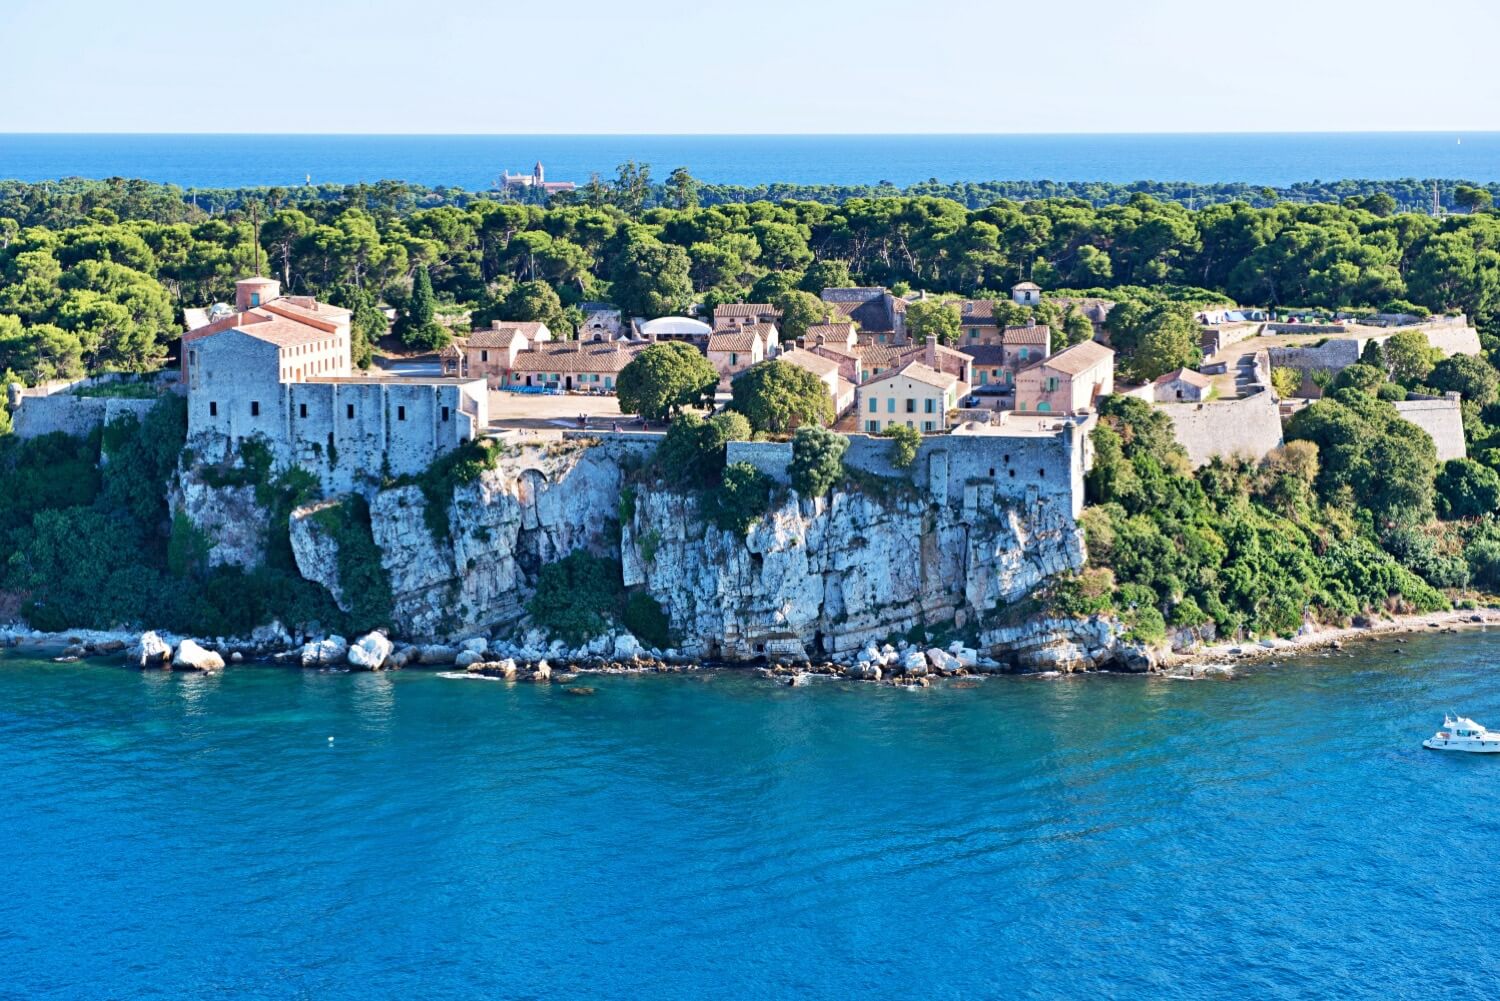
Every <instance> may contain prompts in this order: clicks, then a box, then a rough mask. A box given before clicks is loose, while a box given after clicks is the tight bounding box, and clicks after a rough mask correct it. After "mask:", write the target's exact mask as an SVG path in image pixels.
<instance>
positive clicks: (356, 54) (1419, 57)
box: [0, 0, 1500, 133]
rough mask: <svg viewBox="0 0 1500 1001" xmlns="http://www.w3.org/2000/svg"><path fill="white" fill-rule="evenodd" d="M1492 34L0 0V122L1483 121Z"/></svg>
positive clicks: (349, 126)
mask: <svg viewBox="0 0 1500 1001" xmlns="http://www.w3.org/2000/svg"><path fill="white" fill-rule="evenodd" d="M216 8H218V9H217V10H216ZM221 11H223V12H222V13H221ZM1497 32H1500V4H1497V3H1494V0H1426V2H1424V3H1422V4H1420V5H1412V4H1409V3H1398V2H1396V0H1366V2H1363V3H1358V2H1355V0H1345V2H1331V0H1258V2H1253V3H1252V2H1248V0H1238V2H1224V0H1207V2H1203V0H1196V2H1189V0H1135V2H1129V3H1126V2H1120V0H1053V2H1050V3H1044V2H1034V0H1033V2H1029V3H1024V4H1023V3H1015V2H1011V0H1003V2H988V3H986V2H979V0H925V2H921V3H912V2H899V3H898V2H894V0H861V2H854V0H759V2H754V3H744V2H741V3H733V4H730V3H724V2H721V0H701V2H691V0H654V2H653V0H636V2H629V0H625V2H622V0H567V2H558V0H549V2H546V3H540V2H537V3H526V2H524V0H522V2H518V3H504V2H488V0H422V2H418V3H410V2H405V0H403V2H401V3H396V2H392V0H294V2H288V0H260V2H256V3H250V4H243V5H236V6H235V7H234V8H233V9H232V10H225V9H224V8H219V7H218V5H216V4H212V3H203V2H202V0H194V2H189V0H136V2H134V3H130V4H122V3H120V2H119V0H0V38H3V39H4V40H5V67H4V71H3V74H0V131H4V132H20V131H41V132H79V131H91V132H92V131H104V132H431V133H451V132H479V133H530V132H563V133H568V132H626V133H628V132H646V133H650V132H672V133H695V132H707V133H733V132H749V133H756V132H863V133H871V132H1178V131H1186V132H1192V131H1331V130H1422V129H1434V130H1443V131H1452V130H1465V131H1475V130H1492V129H1500V73H1497V72H1495V71H1494V70H1493V68H1491V67H1490V66H1489V57H1488V56H1487V54H1486V53H1485V52H1484V51H1483V47H1484V46H1486V45H1487V44H1488V43H1489V42H1490V41H1491V40H1492V39H1493V38H1494V37H1495V36H1496V34H1497ZM1424 37H1425V38H1429V39H1431V41H1429V42H1424V41H1421V39H1423V38H1424Z"/></svg>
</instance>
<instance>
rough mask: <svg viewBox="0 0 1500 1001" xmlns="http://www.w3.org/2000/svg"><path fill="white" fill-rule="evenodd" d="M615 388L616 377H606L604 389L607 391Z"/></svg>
mask: <svg viewBox="0 0 1500 1001" xmlns="http://www.w3.org/2000/svg"><path fill="white" fill-rule="evenodd" d="M614 387H615V377H614V376H612V375H606V376H605V377H604V388H605V389H613V388H614Z"/></svg>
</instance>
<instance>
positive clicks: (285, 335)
mask: <svg viewBox="0 0 1500 1001" xmlns="http://www.w3.org/2000/svg"><path fill="white" fill-rule="evenodd" d="M234 329H235V330H238V331H240V332H241V333H244V334H249V335H250V336H251V337H255V338H258V339H259V340H262V341H268V342H270V343H271V344H275V345H277V346H278V347H296V346H297V345H300V344H312V343H313V342H315V341H326V340H328V338H329V336H330V335H329V332H328V331H326V330H320V329H318V328H317V327H313V326H309V325H308V324H306V323H302V322H300V321H297V320H288V319H287V318H286V317H283V316H273V317H271V318H270V319H266V320H261V321H260V322H259V323H241V324H236V325H235V327H234Z"/></svg>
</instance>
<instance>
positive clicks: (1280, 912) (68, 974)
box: [0, 633, 1500, 999]
mask: <svg viewBox="0 0 1500 1001" xmlns="http://www.w3.org/2000/svg"><path fill="white" fill-rule="evenodd" d="M1398 650H1399V651H1403V652H1402V653H1400V654H1398V653H1397V651H1398ZM1353 654H1354V655H1353V656H1352V657H1343V656H1329V657H1324V656H1313V657H1308V658H1304V659H1302V660H1299V661H1297V662H1295V663H1293V664H1286V665H1282V666H1280V667H1277V668H1263V669H1257V670H1254V671H1251V672H1247V673H1245V674H1244V675H1242V677H1240V678H1239V679H1238V680H1235V681H1232V682H1226V681H1201V682H1190V681H1172V680H1165V679H1142V678H1127V677H1110V676H1096V677H1077V678H1064V679H1051V680H1047V679H1035V678H1031V679H1028V678H998V679H994V680H990V681H985V682H982V683H980V684H979V685H978V686H977V687H973V688H968V689H962V690H961V689H957V688H954V687H951V686H949V687H938V688H934V689H931V690H926V691H922V690H918V691H899V690H893V689H890V688H884V687H878V686H873V685H860V684H852V683H818V684H813V685H811V686H808V687H803V688H796V689H792V688H785V687H779V686H774V685H772V684H771V683H770V682H768V681H765V680H762V679H759V678H756V677H755V676H753V675H752V674H749V673H747V672H740V673H727V672H720V673H712V674H704V675H702V676H698V677H682V676H649V677H604V678H599V679H596V680H590V681H589V682H588V684H590V685H592V686H594V687H595V688H596V689H597V694H595V695H594V696H592V697H574V696H569V695H566V694H565V693H564V692H563V691H562V690H561V689H560V688H558V687H546V686H532V685H519V686H516V685H506V684H504V683H498V682H485V681H469V680H454V679H447V678H442V677H439V676H437V675H436V674H433V673H429V672H423V671H410V670H409V671H404V672H398V673H394V674H375V675H372V674H329V673H314V672H302V671H296V670H286V669H281V668H274V667H263V666H257V667H242V668H231V669H230V670H228V671H227V672H225V673H224V674H223V675H222V676H219V677H209V678H203V677H188V676H182V675H171V674H166V673H160V672H153V673H148V674H142V673H139V672H136V671H133V670H127V669H124V668H120V667H113V666H108V665H105V664H100V663H94V664H88V665H57V664H52V663H49V662H43V661H37V660H27V659H24V658H21V657H19V656H17V655H15V654H14V653H11V654H9V655H3V656H0V789H3V790H4V795H3V799H0V874H3V875H4V885H3V887H0V996H4V997H6V998H26V999H44V998H131V999H133V998H148V997H159V998H205V997H223V998H319V999H323V998H351V999H352V998H360V999H364V998H378V997H401V998H422V999H431V998H538V999H540V998H548V999H550V998H557V999H575V998H644V997H651V998H682V999H699V998H719V997H737V998H740V997H743V998H815V999H845V998H849V997H855V996H861V997H880V998H902V999H910V998H923V999H928V998H937V999H946V998H969V997H1005V998H1151V999H1157V998H1206V997H1214V998H1306V997H1338V998H1402V997H1410V998H1430V997H1439V996H1446V997H1453V998H1471V997H1481V996H1483V995H1485V994H1489V995H1491V996H1493V994H1494V993H1495V988H1496V980H1497V975H1500V934H1497V933H1500V926H1497V922H1496V912H1495V909H1494V908H1495V902H1496V900H1500V866H1497V865H1496V857H1497V848H1500V759H1494V758H1481V757H1474V756H1462V755H1444V754H1440V753H1436V752H1431V751H1425V750H1423V749H1422V748H1421V746H1420V741H1421V740H1422V738H1424V737H1426V736H1428V735H1430V734H1431V733H1432V731H1433V730H1434V729H1436V728H1437V725H1438V724H1439V723H1440V722H1441V718H1442V712H1443V710H1444V709H1448V708H1452V709H1457V710H1460V711H1463V712H1465V713H1468V714H1471V715H1473V716H1475V717H1476V718H1477V719H1479V720H1480V721H1481V722H1491V723H1492V724H1493V723H1494V721H1496V720H1500V670H1497V668H1496V657H1497V654H1500V633H1471V634H1465V635H1459V636H1425V637H1417V638H1414V639H1413V640H1412V641H1411V642H1410V643H1409V644H1407V645H1396V644H1394V643H1388V642H1384V643H1380V644H1374V643H1372V644H1369V645H1362V644H1356V645H1355V646H1354V648H1353ZM330 737H332V738H334V739H333V740H332V741H330V740H329V738H330Z"/></svg>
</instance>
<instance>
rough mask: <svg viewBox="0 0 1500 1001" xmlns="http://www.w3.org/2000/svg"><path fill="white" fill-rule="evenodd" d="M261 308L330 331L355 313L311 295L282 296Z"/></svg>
mask: <svg viewBox="0 0 1500 1001" xmlns="http://www.w3.org/2000/svg"><path fill="white" fill-rule="evenodd" d="M260 308H261V309H264V310H268V311H270V312H272V313H276V314H278V315H280V316H285V317H286V318H287V319H290V320H301V321H302V322H304V323H311V324H313V325H314V326H323V327H326V328H327V329H328V330H329V331H332V330H334V329H335V328H337V327H339V326H341V325H343V324H346V323H348V322H349V319H350V317H352V316H353V315H354V313H353V312H352V311H351V310H347V309H344V308H343V307H342V306H330V305H328V304H327V303H326V302H319V301H318V300H316V299H314V298H312V297H311V296H304V295H299V296H282V297H281V298H280V299H272V300H271V301H269V302H263V303H261V304H260Z"/></svg>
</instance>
